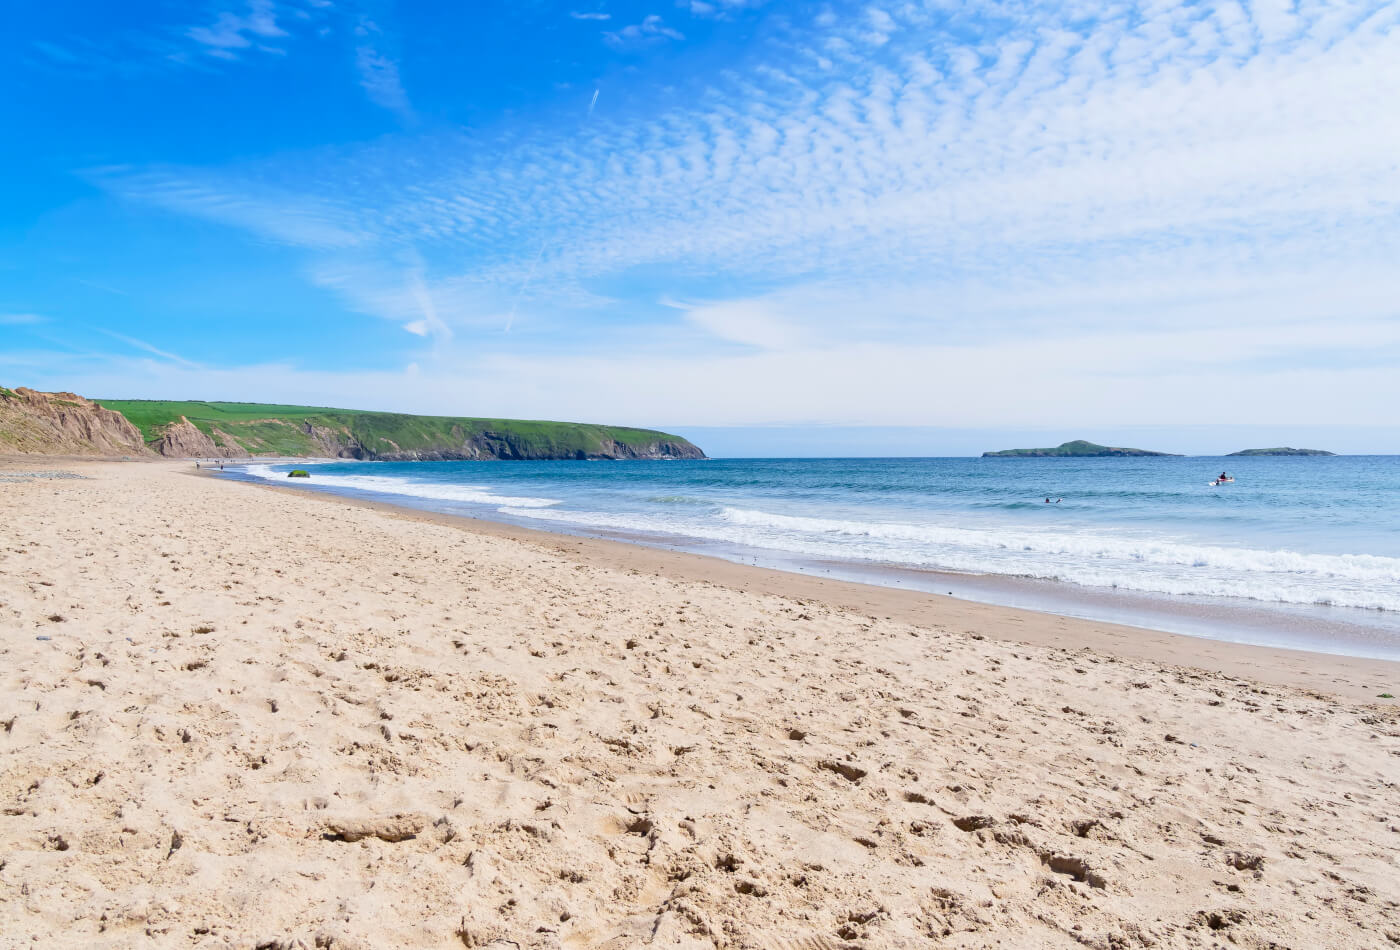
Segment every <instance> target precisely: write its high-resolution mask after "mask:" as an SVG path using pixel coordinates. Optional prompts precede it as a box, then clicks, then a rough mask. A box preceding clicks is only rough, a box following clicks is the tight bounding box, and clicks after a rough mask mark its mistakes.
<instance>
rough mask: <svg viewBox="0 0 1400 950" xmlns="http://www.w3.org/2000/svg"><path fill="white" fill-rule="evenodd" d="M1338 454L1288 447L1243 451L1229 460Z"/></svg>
mask: <svg viewBox="0 0 1400 950" xmlns="http://www.w3.org/2000/svg"><path fill="white" fill-rule="evenodd" d="M1336 454H1337V453H1336V452H1324V451H1323V450H1322V449H1292V448H1288V447H1286V446H1285V447H1282V448H1276V449H1242V450H1240V451H1238V452H1231V453H1230V454H1229V456H1227V458H1233V457H1235V456H1236V455H1336Z"/></svg>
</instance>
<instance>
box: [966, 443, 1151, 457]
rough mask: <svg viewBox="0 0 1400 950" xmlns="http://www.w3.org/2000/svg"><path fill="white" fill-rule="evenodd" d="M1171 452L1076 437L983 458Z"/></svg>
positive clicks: (1006, 450) (1097, 455)
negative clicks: (1133, 447) (1054, 444)
mask: <svg viewBox="0 0 1400 950" xmlns="http://www.w3.org/2000/svg"><path fill="white" fill-rule="evenodd" d="M1171 454H1172V453H1170V452H1150V451H1148V450H1147V449H1124V448H1119V447H1118V446H1115V445H1099V444H1098V443H1097V442H1087V441H1085V440H1084V439H1075V440H1074V441H1073V442H1065V443H1062V444H1061V445H1058V446H1056V447H1055V448H1053V449H1002V450H1001V451H1000V452H983V453H982V457H983V458H1100V457H1119V456H1145V455H1158V456H1164V455H1171Z"/></svg>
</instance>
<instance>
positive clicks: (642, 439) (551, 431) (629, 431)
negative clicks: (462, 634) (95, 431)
mask: <svg viewBox="0 0 1400 950" xmlns="http://www.w3.org/2000/svg"><path fill="white" fill-rule="evenodd" d="M97 401H98V402H99V403H100V404H101V405H102V406H103V407H105V408H107V409H112V410H115V411H117V412H120V413H121V414H122V415H123V416H125V417H126V418H127V420H129V421H130V422H131V423H132V424H133V425H135V426H136V428H137V429H139V430H140V432H141V435H142V437H143V438H144V439H145V441H146V444H147V446H148V447H150V448H151V449H153V450H154V451H156V452H159V453H160V454H162V455H183V456H217V455H229V456H233V455H237V456H243V455H283V456H318V457H324V456H330V457H338V458H358V459H383V460H410V459H589V458H598V459H613V458H704V457H705V456H704V453H703V452H702V451H701V450H700V449H699V448H697V447H696V446H695V445H693V444H691V443H690V442H689V441H687V440H686V439H683V438H681V437H680V436H676V435H671V434H669V433H665V432H658V431H655V430H652V429H635V428H630V427H625V426H608V425H590V424H587V423H576V422H547V421H539V420H525V419H489V418H477V417H469V416H418V415H407V414H404V413H393V412H369V411H362V410H355V409H332V408H328V407H324V406H286V405H272V404H265V403H246V402H172V401H166V400H148V399H102V400H97Z"/></svg>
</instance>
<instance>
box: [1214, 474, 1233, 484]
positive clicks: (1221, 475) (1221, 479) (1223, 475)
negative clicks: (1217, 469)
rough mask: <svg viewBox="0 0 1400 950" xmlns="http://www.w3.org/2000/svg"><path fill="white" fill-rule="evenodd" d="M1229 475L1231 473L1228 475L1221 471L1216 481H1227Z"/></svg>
mask: <svg viewBox="0 0 1400 950" xmlns="http://www.w3.org/2000/svg"><path fill="white" fill-rule="evenodd" d="M1229 477H1230V476H1229V475H1226V474H1225V473H1224V472H1221V473H1220V477H1219V478H1217V479H1216V481H1218V482H1223V481H1225V480H1226V479H1227V478H1229Z"/></svg>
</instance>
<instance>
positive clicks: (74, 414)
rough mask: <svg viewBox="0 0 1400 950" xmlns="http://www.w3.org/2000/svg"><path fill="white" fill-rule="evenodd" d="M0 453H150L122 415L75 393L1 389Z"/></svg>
mask: <svg viewBox="0 0 1400 950" xmlns="http://www.w3.org/2000/svg"><path fill="white" fill-rule="evenodd" d="M0 454H19V455H106V456H114V455H131V456H138V455H150V454H151V453H150V450H149V449H147V448H146V443H145V440H143V439H142V438H141V432H140V430H138V429H137V428H136V427H135V426H134V425H132V424H131V423H130V422H128V421H127V419H126V417H125V416H123V415H122V414H121V413H120V412H113V411H112V410H110V409H103V408H102V407H101V406H99V405H97V403H95V402H91V401H89V400H87V399H84V398H83V397H82V396H78V395H74V394H73V393H41V392H36V391H35V390H33V389H26V388H24V387H23V386H21V387H20V388H19V389H13V390H11V389H4V388H0Z"/></svg>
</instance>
